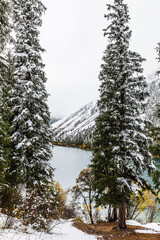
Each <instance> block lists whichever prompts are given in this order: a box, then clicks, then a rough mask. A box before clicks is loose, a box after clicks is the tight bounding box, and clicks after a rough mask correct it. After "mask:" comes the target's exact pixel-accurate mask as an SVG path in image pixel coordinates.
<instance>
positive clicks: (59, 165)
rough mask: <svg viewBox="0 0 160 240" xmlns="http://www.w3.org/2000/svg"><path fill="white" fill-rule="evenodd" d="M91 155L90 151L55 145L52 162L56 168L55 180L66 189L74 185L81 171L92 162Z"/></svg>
mask: <svg viewBox="0 0 160 240" xmlns="http://www.w3.org/2000/svg"><path fill="white" fill-rule="evenodd" d="M91 156H92V153H91V152H90V151H84V150H81V149H76V148H69V147H58V146H54V148H53V157H52V160H51V164H52V167H54V168H55V172H54V176H55V180H56V181H58V182H59V183H60V184H61V185H62V187H63V188H65V189H66V188H69V187H72V186H74V185H75V180H76V178H77V177H78V175H79V173H80V171H81V170H82V169H84V168H86V167H87V165H88V164H89V163H90V159H91Z"/></svg>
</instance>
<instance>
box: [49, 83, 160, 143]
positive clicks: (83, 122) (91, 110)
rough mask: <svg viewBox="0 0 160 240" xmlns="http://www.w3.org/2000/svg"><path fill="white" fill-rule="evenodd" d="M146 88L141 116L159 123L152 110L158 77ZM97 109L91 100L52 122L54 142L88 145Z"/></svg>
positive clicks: (159, 98)
mask: <svg viewBox="0 0 160 240" xmlns="http://www.w3.org/2000/svg"><path fill="white" fill-rule="evenodd" d="M148 88H149V94H150V96H149V97H148V99H147V107H146V110H145V114H143V116H144V115H145V118H146V119H149V120H150V121H151V122H152V123H153V124H154V125H159V121H158V118H156V117H155V115H154V112H155V109H156V104H158V103H159V102H160V79H159V78H156V79H155V80H153V81H152V82H151V83H150V84H149V85H148ZM98 111H99V110H98V107H97V104H96V103H93V102H91V103H89V104H87V105H85V106H84V107H82V108H81V109H80V110H78V111H76V112H75V113H73V114H71V115H69V116H67V117H65V118H63V119H61V120H59V121H57V122H56V123H53V124H52V128H53V133H54V142H55V143H65V144H66V145H72V144H75V145H76V146H77V145H82V144H85V145H86V146H88V147H90V144H91V142H92V135H93V131H94V126H95V119H96V117H97V116H98Z"/></svg>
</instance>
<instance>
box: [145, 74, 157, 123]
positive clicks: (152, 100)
mask: <svg viewBox="0 0 160 240" xmlns="http://www.w3.org/2000/svg"><path fill="white" fill-rule="evenodd" d="M149 94H150V96H149V98H148V101H147V108H146V111H145V114H146V118H147V119H149V120H150V121H151V122H152V123H153V125H155V126H156V125H159V124H160V122H159V120H158V118H157V117H156V116H155V110H156V105H157V104H158V103H160V78H158V79H155V80H153V81H152V82H151V83H150V84H149Z"/></svg>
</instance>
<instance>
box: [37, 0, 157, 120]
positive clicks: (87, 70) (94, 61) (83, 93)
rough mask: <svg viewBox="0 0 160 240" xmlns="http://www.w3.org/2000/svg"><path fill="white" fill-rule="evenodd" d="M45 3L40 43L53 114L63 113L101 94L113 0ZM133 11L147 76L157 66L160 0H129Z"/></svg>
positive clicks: (134, 44) (137, 43) (136, 46)
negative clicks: (107, 16)
mask: <svg viewBox="0 0 160 240" xmlns="http://www.w3.org/2000/svg"><path fill="white" fill-rule="evenodd" d="M42 2H43V3H44V4H45V6H46V7H47V11H46V14H45V16H44V17H43V27H42V29H41V44H42V46H43V47H44V48H45V49H46V53H45V54H44V56H43V59H44V63H45V64H46V74H47V77H48V82H47V90H48V92H49V93H50V97H49V107H50V111H51V114H52V116H55V117H64V116H66V115H68V114H70V113H72V112H74V111H75V110H78V109H79V108H80V107H82V106H83V105H85V104H87V103H89V102H91V101H96V99H97V98H98V95H99V94H98V88H99V80H98V75H99V71H100V65H101V63H102V60H101V59H102V56H103V51H104V50H105V47H106V45H107V39H106V38H104V37H103V32H102V29H103V28H106V26H107V20H106V19H105V18H104V14H105V13H107V12H106V4H107V3H109V2H112V0H42ZM125 2H126V3H128V6H129V10H130V16H131V21H130V27H131V30H132V41H131V49H132V50H134V51H137V52H138V53H140V54H141V55H142V56H143V57H145V58H146V60H147V61H146V62H145V64H144V70H145V71H144V73H145V76H147V75H149V74H151V73H152V72H153V71H154V70H156V69H157V68H158V63H157V60H156V57H157V55H156V50H155V48H156V46H157V43H158V42H160V14H159V11H160V0H125Z"/></svg>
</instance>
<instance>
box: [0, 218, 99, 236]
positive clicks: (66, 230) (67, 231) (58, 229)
mask: <svg viewBox="0 0 160 240" xmlns="http://www.w3.org/2000/svg"><path fill="white" fill-rule="evenodd" d="M0 240H97V238H96V237H95V236H91V235H88V234H85V233H84V232H82V231H80V230H78V229H77V228H75V227H73V226H72V222H71V221H61V222H60V223H59V224H57V225H56V226H55V227H54V228H53V229H52V231H51V232H50V234H47V233H40V232H36V231H33V230H30V231H29V233H24V232H22V231H18V230H13V229H11V230H8V229H6V230H0Z"/></svg>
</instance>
